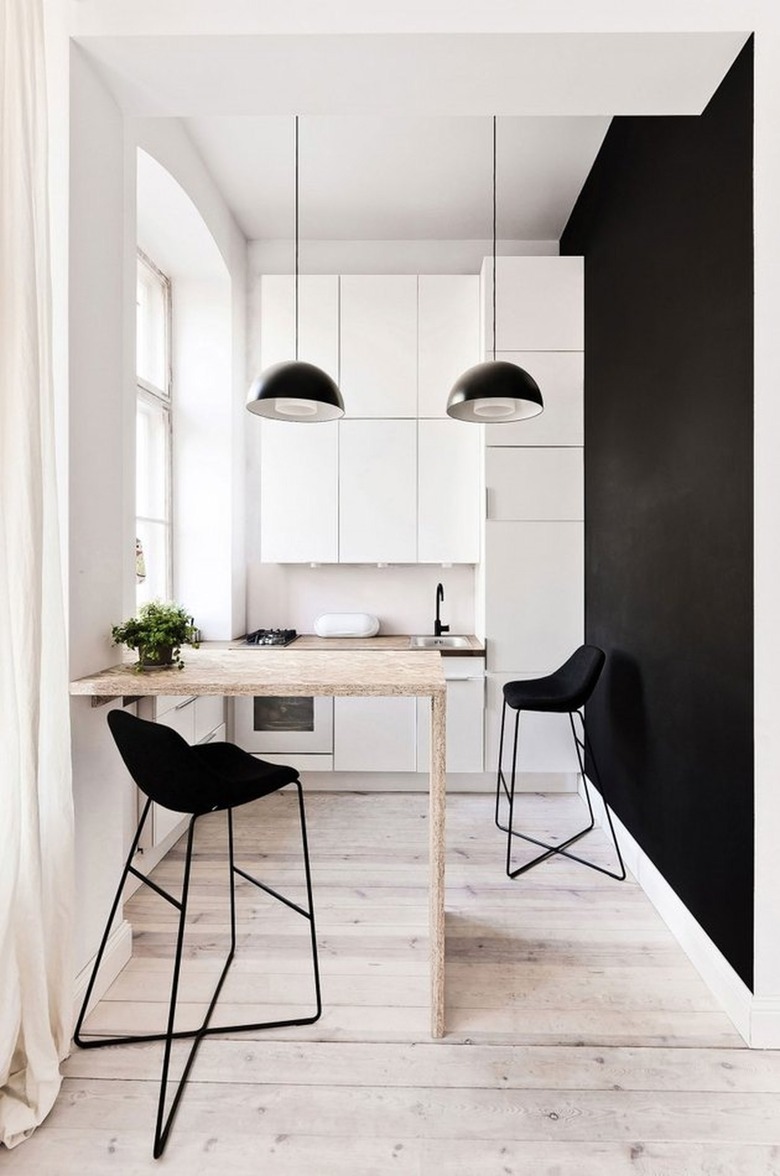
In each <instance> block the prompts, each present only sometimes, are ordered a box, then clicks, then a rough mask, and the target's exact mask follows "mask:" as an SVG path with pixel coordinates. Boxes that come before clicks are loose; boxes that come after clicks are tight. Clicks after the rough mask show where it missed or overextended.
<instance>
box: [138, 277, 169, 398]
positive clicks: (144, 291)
mask: <svg viewBox="0 0 780 1176" xmlns="http://www.w3.org/2000/svg"><path fill="white" fill-rule="evenodd" d="M167 320H168V312H167V283H166V282H165V281H164V280H163V279H162V278H161V277H159V275H157V274H156V273H154V271H153V270H150V269H149V267H148V266H147V265H145V264H144V262H142V261H139V262H138V279H137V284H136V371H137V373H138V377H139V379H141V380H145V381H146V383H147V384H152V385H153V386H154V387H155V388H158V389H159V390H160V391H161V392H163V393H165V394H166V395H167V394H168V373H167V363H166V335H167Z"/></svg>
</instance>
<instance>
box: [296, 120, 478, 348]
mask: <svg viewBox="0 0 780 1176" xmlns="http://www.w3.org/2000/svg"><path fill="white" fill-rule="evenodd" d="M494 282H495V279H494ZM294 303H295V361H296V363H297V362H298V115H297V114H296V116H295V290H294ZM494 358H495V357H494Z"/></svg>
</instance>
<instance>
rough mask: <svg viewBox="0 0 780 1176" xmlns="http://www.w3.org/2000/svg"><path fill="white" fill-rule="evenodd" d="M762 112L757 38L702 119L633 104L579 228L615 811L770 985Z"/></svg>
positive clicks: (595, 735)
mask: <svg viewBox="0 0 780 1176" xmlns="http://www.w3.org/2000/svg"><path fill="white" fill-rule="evenodd" d="M752 123H753V56H752V42H748V44H747V45H746V46H745V48H744V49H743V51H742V53H741V54H740V55H739V57H738V58H737V60H736V62H735V63H734V65H733V67H732V68H731V70H730V72H729V73H728V74H727V76H726V78H725V79H724V81H723V82H722V84H721V86H720V87H719V89H718V90H717V92H716V93H715V95H714V96H713V98H712V100H711V101H710V103H709V105H708V106H707V108H706V110H705V111H704V113H703V114H702V115H701V116H700V117H677V118H670V117H663V118H660V117H659V118H655V117H653V118H635V117H630V118H625V117H624V118H616V119H614V120H613V122H612V124H611V126H610V129H609V131H608V134H607V136H606V139H605V141H604V144H603V146H602V149H601V151H600V153H599V156H598V158H597V159H596V162H595V164H594V166H593V169H592V171H591V173H590V175H589V177H588V179H587V181H586V183H585V186H584V188H583V190H582V193H581V194H580V197H579V200H578V201H577V204H576V205H575V208H574V210H573V212H572V215H571V217H570V219H569V223H568V225H567V226H566V229H565V232H564V234H563V237H562V239H561V253H566V254H582V255H584V257H585V612H586V633H587V640H588V641H589V642H592V643H593V644H595V645H599V646H601V647H602V648H603V649H604V650H605V651H606V653H607V655H608V660H607V667H606V670H605V673H604V675H603V677H602V681H601V683H600V685H599V688H598V690H597V692H596V694H595V695H594V698H593V700H592V702H591V704H589V706H588V723H589V730H590V734H591V737H592V740H593V744H594V748H595V751H596V754H597V755H599V753H600V760H599V762H600V764H601V765H602V774H603V775H604V776H605V777H606V778H607V781H608V786H609V787H611V794H610V797H609V799H610V800H611V801H612V803H613V807H614V809H615V811H616V812H617V813H618V815H619V816H620V818H621V820H622V821H623V822H624V823H625V825H626V826H627V827H628V829H629V830H630V832H631V833H632V835H633V836H634V837H635V838H636V840H637V841H638V842H639V844H640V845H641V846H642V848H643V849H644V850H645V852H646V853H647V854H648V856H649V857H650V859H651V860H652V861H653V863H654V864H655V865H656V866H657V867H658V869H659V870H660V871H661V873H662V874H663V875H664V877H665V878H666V879H667V881H668V882H669V883H670V884H671V885H672V887H673V888H674V890H675V891H676V892H677V894H678V895H679V896H680V898H681V899H682V900H683V902H684V903H685V905H686V906H687V907H688V909H689V910H690V911H691V912H692V914H693V915H694V916H695V917H696V919H697V920H698V921H699V922H700V923H701V925H702V926H703V927H704V929H705V930H706V931H707V933H708V934H709V935H710V937H711V938H712V939H713V940H714V942H715V943H716V944H717V946H718V947H719V948H720V950H721V951H722V952H723V954H724V955H725V956H726V958H727V959H728V960H729V962H730V963H731V964H732V966H733V967H734V968H735V969H736V971H737V972H738V973H739V975H740V976H741V977H742V979H743V980H744V981H745V982H746V984H747V985H748V986H750V987H752V980H753V651H752V645H753V604H752V594H753V503H752V495H753V224H752V200H753V196H752V163H753V161H752V133H753V128H752ZM605 767H606V770H604V768H605Z"/></svg>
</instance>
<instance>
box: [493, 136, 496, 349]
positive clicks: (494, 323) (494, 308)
mask: <svg viewBox="0 0 780 1176" xmlns="http://www.w3.org/2000/svg"><path fill="white" fill-rule="evenodd" d="M495 358H496V116H495V115H493V361H494V362H495Z"/></svg>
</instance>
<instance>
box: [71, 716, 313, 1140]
mask: <svg viewBox="0 0 780 1176" xmlns="http://www.w3.org/2000/svg"><path fill="white" fill-rule="evenodd" d="M108 725H109V727H110V728H111V734H112V735H113V737H114V741H115V742H116V745H117V747H118V748H119V753H120V755H121V756H122V759H123V760H124V762H125V764H126V766H127V769H128V771H129V772H130V775H131V776H132V777H133V779H134V780H135V782H136V784H137V785H138V787H139V788H140V789H141V790H142V792H143V793H144V794H145V795H146V797H147V800H146V804H145V805H144V810H143V813H142V814H141V820H140V822H139V824H138V828H137V830H136V833H135V837H134V839H133V844H132V845H131V847H130V853H129V854H128V857H127V861H126V863H125V867H124V870H123V871H122V877H121V879H120V881H119V886H118V888H117V892H116V896H115V898H114V902H113V905H112V907H111V912H110V914H109V916H108V922H107V923H106V928H105V932H104V934H103V938H102V940H101V943H100V947H99V949H98V953H97V957H96V959H95V964H94V967H93V969H92V974H91V976H90V979H89V984H88V985H87V991H86V994H85V996H84V1003H83V1004H82V1007H81V1012H80V1013H79V1017H78V1021H77V1022H76V1029H75V1032H74V1035H73V1037H74V1041H75V1042H76V1044H77V1045H79V1046H81V1048H82V1049H97V1048H99V1047H101V1046H106V1045H123V1044H125V1043H129V1042H138V1041H164V1042H165V1050H164V1054H163V1065H162V1075H161V1078H160V1095H159V1100H158V1105H157V1123H156V1126H155V1131H154V1157H155V1159H158V1158H159V1157H160V1156H161V1155H162V1153H163V1149H164V1148H165V1144H166V1142H167V1140H168V1135H169V1132H170V1130H171V1126H172V1124H173V1118H174V1115H175V1114H176V1111H177V1109H178V1106H179V1102H180V1100H181V1096H182V1094H183V1093H184V1087H185V1084H186V1082H187V1078H188V1077H189V1073H190V1070H191V1068H192V1064H193V1062H194V1061H195V1054H196V1052H197V1049H198V1046H199V1045H200V1043H201V1041H202V1040H203V1038H204V1037H206V1036H207V1035H208V1034H210V1033H237V1032H241V1031H244V1030H254V1029H279V1028H283V1027H285V1026H288V1025H311V1024H313V1022H314V1021H316V1020H317V1019H318V1017H319V1016H320V1014H321V1012H322V999H321V995H320V974H319V962H318V959H317V939H316V933H315V927H314V903H313V898H312V888H311V871H310V868H309V849H308V842H307V838H306V817H305V813H304V806H303V789H302V787H301V783H300V780H299V779H298V773H297V772H296V771H295V769H294V768H290V767H285V766H281V765H277V764H269V763H266V762H265V761H263V760H259V759H256V758H255V757H254V756H252V755H249V754H248V753H247V752H245V751H242V750H241V748H240V747H236V746H235V744H233V743H204V744H198V745H195V746H194V747H190V745H189V744H188V743H187V742H186V741H185V740H184V739H182V737H181V735H179V734H178V733H177V732H176V731H173V730H172V729H171V728H170V727H166V726H164V725H163V724H161V723H149V722H146V721H145V720H144V719H138V718H136V717H135V716H134V715H129V714H127V713H126V712H125V711H122V710H114V711H111V713H110V714H109V715H108ZM287 784H295V786H296V788H297V789H298V812H299V816H300V824H301V840H302V844H303V860H304V866H305V873H306V893H307V908H306V909H304V908H303V907H301V906H298V905H297V903H294V902H292V901H291V900H290V899H288V898H285V897H284V895H282V894H278V893H277V891H275V890H272V889H271V887H270V886H266V885H265V884H264V883H262V882H259V881H258V880H257V879H256V878H253V877H252V875H251V874H247V873H246V872H245V871H244V870H242V869H240V868H239V867H238V866H237V865H236V864H235V860H234V854H233V809H234V808H237V807H238V806H239V805H242V804H248V803H249V802H250V801H253V800H258V799H259V798H260V797H263V796H270V795H271V793H273V792H278V791H279V790H280V789H281V788H284V787H285V785H287ZM152 801H154V802H155V803H157V804H162V805H164V806H165V808H168V809H173V810H174V811H175V812H180V813H188V814H190V822H189V828H188V832H187V850H186V854H185V859H184V876H183V882H182V891H181V898H180V899H178V898H175V897H174V896H173V895H172V894H169V893H168V891H167V890H164V889H163V887H161V886H158V885H157V883H156V882H153V881H152V880H151V879H150V878H148V877H146V875H145V874H142V873H141V872H140V871H139V870H137V869H136V868H135V866H134V865H133V858H134V856H135V852H136V850H137V848H138V843H139V841H140V839H141V832H142V830H143V827H144V825H145V823H146V819H147V817H148V815H149V810H150V808H151V804H152ZM217 811H224V812H225V813H226V814H227V835H228V864H229V877H230V950H229V952H228V956H227V959H226V960H225V964H224V967H223V969H222V972H221V974H220V977H219V979H218V981H217V984H216V987H215V989H214V995H213V996H212V998H211V1003H210V1004H209V1007H208V1009H207V1011H206V1015H205V1017H204V1019H203V1022H202V1024H201V1025H200V1026H199V1028H197V1029H192V1030H182V1031H176V1029H175V1020H176V998H177V994H178V989H179V976H180V971H181V959H182V948H183V945H184V930H185V924H186V916H187V900H188V896H189V885H190V872H191V866H192V846H193V839H194V833H195V823H196V821H197V820H198V818H199V817H201V816H203V815H204V814H205V813H213V812H217ZM128 874H132V875H133V876H134V877H136V878H139V879H140V880H141V881H142V882H144V883H145V884H146V885H147V886H149V887H151V889H152V890H154V891H155V893H156V894H159V895H160V896H161V897H162V898H164V899H165V900H166V901H167V902H169V903H171V905H172V906H174V907H176V909H177V910H178V911H179V928H178V935H177V939H176V953H175V957H174V964H173V978H172V981H171V998H170V1004H169V1006H168V1022H167V1028H166V1030H165V1032H164V1033H147V1034H142V1035H139V1034H133V1035H128V1036H125V1037H100V1038H93V1037H86V1038H85V1037H83V1036H82V1032H81V1028H82V1024H83V1022H84V1018H85V1016H86V1013H87V1008H88V1007H89V1002H90V999H91V997H92V991H93V989H94V986H95V980H96V979H97V975H98V971H99V969H100V965H101V963H102V960H103V955H104V952H105V949H106V944H107V942H108V937H109V934H110V932H111V926H112V924H113V921H114V916H115V915H116V912H117V908H118V907H119V903H120V901H121V898H122V891H123V888H124V885H125V882H126V880H127V876H128ZM236 874H238V875H239V876H240V877H242V878H244V879H246V881H248V882H251V883H252V884H253V885H254V886H258V887H259V888H260V889H261V890H264V891H265V893H266V894H270V895H271V896H272V897H273V898H276V899H278V900H279V902H282V903H284V904H285V906H288V907H290V908H291V909H292V910H294V911H296V912H297V913H298V914H299V915H302V916H303V918H304V919H306V920H308V922H309V927H310V934H311V955H312V967H313V973H314V988H315V1007H316V1011H315V1012H314V1013H313V1014H312V1015H311V1016H308V1017H296V1018H291V1019H290V1020H283V1021H259V1022H254V1023H253V1024H246V1025H218V1026H211V1025H210V1021H211V1015H212V1013H213V1011H214V1008H215V1006H216V1003H217V998H218V996H219V993H220V990H221V988H222V985H223V983H224V980H225V977H226V976H227V973H228V969H229V967H230V964H231V961H232V959H233V956H234V953H235V948H236V887H235V879H236ZM188 1037H191V1038H194V1040H193V1043H192V1047H191V1049H190V1052H189V1055H188V1057H187V1061H186V1062H185V1065H184V1069H183V1071H182V1076H181V1078H180V1079H179V1082H178V1085H177V1086H176V1090H175V1091H174V1095H173V1099H172V1102H171V1106H170V1110H169V1111H168V1114H167V1116H166V1115H165V1094H166V1089H167V1086H168V1070H169V1066H170V1059H171V1047H172V1044H173V1042H174V1041H175V1040H176V1039H178V1038H188Z"/></svg>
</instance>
